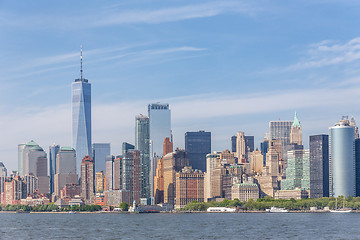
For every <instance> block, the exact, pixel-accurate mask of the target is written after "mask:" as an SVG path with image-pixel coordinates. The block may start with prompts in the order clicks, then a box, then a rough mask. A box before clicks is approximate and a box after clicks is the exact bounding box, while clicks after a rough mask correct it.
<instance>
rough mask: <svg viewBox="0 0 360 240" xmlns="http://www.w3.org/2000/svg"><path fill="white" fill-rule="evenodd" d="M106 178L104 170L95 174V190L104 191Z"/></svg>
mask: <svg viewBox="0 0 360 240" xmlns="http://www.w3.org/2000/svg"><path fill="white" fill-rule="evenodd" d="M105 184H106V180H105V174H104V172H103V171H101V172H97V173H96V174H95V192H104V191H105V190H106V186H105Z"/></svg>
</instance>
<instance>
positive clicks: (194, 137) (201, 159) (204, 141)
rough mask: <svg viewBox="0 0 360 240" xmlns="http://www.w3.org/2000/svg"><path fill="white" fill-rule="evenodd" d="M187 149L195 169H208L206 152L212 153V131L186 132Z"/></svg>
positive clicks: (191, 164) (190, 161)
mask: <svg viewBox="0 0 360 240" xmlns="http://www.w3.org/2000/svg"><path fill="white" fill-rule="evenodd" d="M185 151H186V152H187V154H188V158H189V164H190V166H192V168H193V169H198V170H201V171H203V172H205V171H206V154H208V153H211V132H205V131H198V132H186V133H185Z"/></svg>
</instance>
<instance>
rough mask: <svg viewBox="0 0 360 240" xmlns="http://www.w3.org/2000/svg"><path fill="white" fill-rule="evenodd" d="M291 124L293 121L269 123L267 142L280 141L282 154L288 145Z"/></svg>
mask: <svg viewBox="0 0 360 240" xmlns="http://www.w3.org/2000/svg"><path fill="white" fill-rule="evenodd" d="M293 124H294V122H293V121H271V122H270V123H269V140H272V139H280V140H281V146H282V149H281V150H282V153H284V152H285V151H284V147H285V146H286V145H289V143H290V135H291V127H292V126H293ZM280 158H282V156H280Z"/></svg>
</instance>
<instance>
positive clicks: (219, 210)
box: [207, 207, 236, 212]
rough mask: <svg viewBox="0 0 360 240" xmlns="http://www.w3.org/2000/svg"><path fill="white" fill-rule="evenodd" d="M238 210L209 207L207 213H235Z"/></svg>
mask: <svg viewBox="0 0 360 240" xmlns="http://www.w3.org/2000/svg"><path fill="white" fill-rule="evenodd" d="M235 211H236V208H227V207H209V208H208V209H207V212H235Z"/></svg>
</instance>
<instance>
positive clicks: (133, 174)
mask: <svg viewBox="0 0 360 240" xmlns="http://www.w3.org/2000/svg"><path fill="white" fill-rule="evenodd" d="M122 162H123V167H122V184H123V185H122V190H128V191H130V196H129V197H130V199H129V202H133V201H136V202H137V203H139V202H140V151H139V150H133V149H131V150H128V151H127V152H126V153H125V155H124V156H123V161H122Z"/></svg>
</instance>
